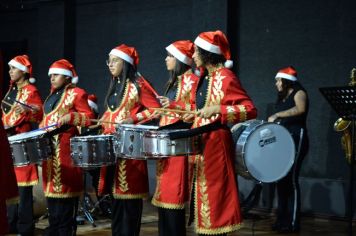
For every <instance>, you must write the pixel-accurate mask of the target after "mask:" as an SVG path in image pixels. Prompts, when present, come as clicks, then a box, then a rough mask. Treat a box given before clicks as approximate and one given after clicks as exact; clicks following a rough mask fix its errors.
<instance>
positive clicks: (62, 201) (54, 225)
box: [45, 197, 78, 236]
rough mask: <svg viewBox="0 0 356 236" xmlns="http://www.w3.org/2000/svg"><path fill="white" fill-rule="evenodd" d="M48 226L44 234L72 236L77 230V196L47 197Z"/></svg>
mask: <svg viewBox="0 0 356 236" xmlns="http://www.w3.org/2000/svg"><path fill="white" fill-rule="evenodd" d="M47 206H48V222H49V227H48V229H47V231H46V234H45V235H49V236H57V235H58V236H72V235H75V234H76V231H77V221H76V217H77V212H78V197H74V198H47Z"/></svg>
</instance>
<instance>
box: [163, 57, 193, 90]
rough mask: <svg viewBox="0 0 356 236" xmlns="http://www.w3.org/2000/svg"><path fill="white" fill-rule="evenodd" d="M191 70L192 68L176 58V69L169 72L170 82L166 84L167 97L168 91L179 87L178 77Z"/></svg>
mask: <svg viewBox="0 0 356 236" xmlns="http://www.w3.org/2000/svg"><path fill="white" fill-rule="evenodd" d="M169 56H170V55H169ZM190 68H191V67H190V66H188V65H187V64H185V63H183V62H181V61H179V60H178V59H177V58H176V65H175V67H174V69H173V70H171V71H169V80H168V82H167V84H166V90H165V91H164V95H167V93H168V91H169V90H170V89H171V88H173V87H174V86H177V79H178V76H180V75H182V74H184V72H186V71H187V70H189V69H190Z"/></svg>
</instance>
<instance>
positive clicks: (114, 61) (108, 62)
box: [105, 59, 120, 66]
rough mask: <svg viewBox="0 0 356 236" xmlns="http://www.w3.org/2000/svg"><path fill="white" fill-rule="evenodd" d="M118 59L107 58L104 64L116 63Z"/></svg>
mask: <svg viewBox="0 0 356 236" xmlns="http://www.w3.org/2000/svg"><path fill="white" fill-rule="evenodd" d="M119 61H120V60H119V59H112V60H110V59H107V60H106V61H105V62H106V65H107V66H109V65H110V64H117V63H118V62H119Z"/></svg>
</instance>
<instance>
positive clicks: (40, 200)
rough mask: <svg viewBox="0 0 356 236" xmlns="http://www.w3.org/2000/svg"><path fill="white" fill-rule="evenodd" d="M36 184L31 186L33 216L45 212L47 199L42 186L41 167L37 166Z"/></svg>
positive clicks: (38, 215)
mask: <svg viewBox="0 0 356 236" xmlns="http://www.w3.org/2000/svg"><path fill="white" fill-rule="evenodd" d="M38 176H39V181H38V184H37V185H35V186H33V214H34V216H35V217H40V216H43V215H44V214H46V213H47V201H46V198H45V196H44V192H43V188H42V167H40V166H39V167H38Z"/></svg>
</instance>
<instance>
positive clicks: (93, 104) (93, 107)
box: [88, 100, 98, 113]
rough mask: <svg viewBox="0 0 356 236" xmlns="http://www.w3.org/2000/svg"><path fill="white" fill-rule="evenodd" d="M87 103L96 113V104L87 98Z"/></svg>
mask: <svg viewBox="0 0 356 236" xmlns="http://www.w3.org/2000/svg"><path fill="white" fill-rule="evenodd" d="M88 104H89V106H90V107H91V108H92V109H93V110H94V111H95V112H96V113H98V105H96V103H95V102H93V101H91V100H88Z"/></svg>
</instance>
